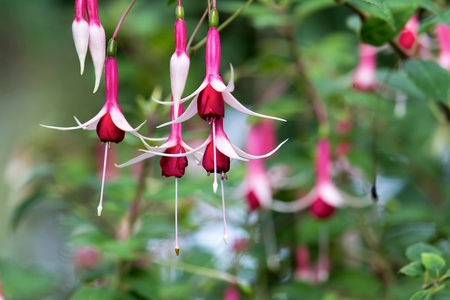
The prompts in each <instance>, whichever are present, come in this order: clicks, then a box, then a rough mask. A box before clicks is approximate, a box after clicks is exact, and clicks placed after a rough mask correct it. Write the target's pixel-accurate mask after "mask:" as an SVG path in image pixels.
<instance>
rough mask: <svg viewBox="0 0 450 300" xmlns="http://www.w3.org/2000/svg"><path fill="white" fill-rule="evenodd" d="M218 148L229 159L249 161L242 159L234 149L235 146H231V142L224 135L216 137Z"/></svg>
mask: <svg viewBox="0 0 450 300" xmlns="http://www.w3.org/2000/svg"><path fill="white" fill-rule="evenodd" d="M216 148H217V150H219V151H220V152H222V153H223V154H225V155H226V156H228V157H229V158H233V159H238V160H242V161H248V159H245V158H242V157H240V156H239V155H238V154H237V153H236V151H234V149H233V144H231V142H230V140H228V139H227V138H226V137H224V136H222V135H217V136H216Z"/></svg>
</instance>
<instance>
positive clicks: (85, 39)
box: [72, 19, 89, 74]
mask: <svg viewBox="0 0 450 300" xmlns="http://www.w3.org/2000/svg"><path fill="white" fill-rule="evenodd" d="M72 35H73V42H74V43H75V49H76V50H77V54H78V59H79V60H80V72H81V74H83V72H84V61H85V59H86V54H87V49H88V45H89V23H88V22H87V21H86V20H85V19H80V20H78V21H77V20H76V19H75V20H74V21H73V23H72Z"/></svg>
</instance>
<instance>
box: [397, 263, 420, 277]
mask: <svg viewBox="0 0 450 300" xmlns="http://www.w3.org/2000/svg"><path fill="white" fill-rule="evenodd" d="M424 271H425V269H424V268H423V266H422V264H421V263H420V262H419V261H413V262H412V263H410V264H408V265H406V266H404V267H403V268H401V269H400V273H402V274H404V275H406V276H409V277H420V276H421V275H422V274H423V272H424Z"/></svg>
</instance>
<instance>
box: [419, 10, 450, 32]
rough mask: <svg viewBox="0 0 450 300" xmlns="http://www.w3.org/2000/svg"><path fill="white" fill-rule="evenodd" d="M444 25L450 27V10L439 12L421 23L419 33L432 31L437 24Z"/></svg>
mask: <svg viewBox="0 0 450 300" xmlns="http://www.w3.org/2000/svg"><path fill="white" fill-rule="evenodd" d="M439 23H444V24H447V25H449V26H450V9H446V10H444V11H438V12H436V15H435V16H433V17H431V18H429V19H427V20H424V21H423V22H420V29H419V32H420V33H423V32H425V31H428V30H430V29H431V28H432V27H434V26H435V25H436V24H439Z"/></svg>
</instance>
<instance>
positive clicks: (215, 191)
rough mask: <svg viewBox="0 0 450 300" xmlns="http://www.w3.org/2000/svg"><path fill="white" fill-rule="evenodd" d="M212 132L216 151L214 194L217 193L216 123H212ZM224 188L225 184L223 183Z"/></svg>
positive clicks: (215, 150) (215, 156)
mask: <svg viewBox="0 0 450 300" xmlns="http://www.w3.org/2000/svg"><path fill="white" fill-rule="evenodd" d="M212 132H213V149H214V183H213V191H214V194H215V193H217V186H218V184H217V155H216V152H217V148H216V122H215V121H214V122H212ZM222 186H223V182H222ZM222 194H223V188H222Z"/></svg>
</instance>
